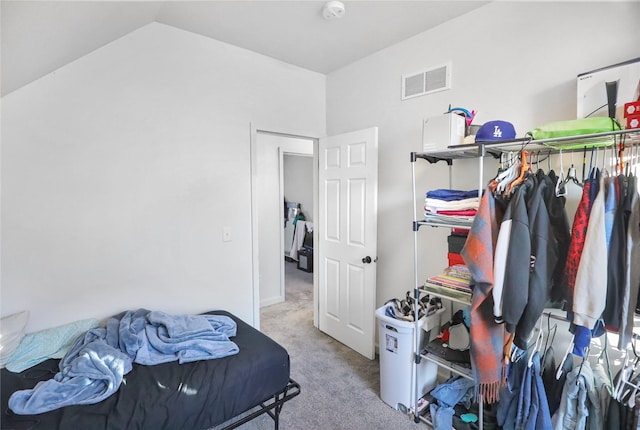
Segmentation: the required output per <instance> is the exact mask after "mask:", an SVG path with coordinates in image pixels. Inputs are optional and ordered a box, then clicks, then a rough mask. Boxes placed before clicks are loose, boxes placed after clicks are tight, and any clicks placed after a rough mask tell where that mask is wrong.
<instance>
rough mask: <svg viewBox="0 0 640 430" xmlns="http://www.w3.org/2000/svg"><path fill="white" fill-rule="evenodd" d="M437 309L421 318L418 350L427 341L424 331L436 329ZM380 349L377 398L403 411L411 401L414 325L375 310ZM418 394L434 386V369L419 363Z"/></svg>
mask: <svg viewBox="0 0 640 430" xmlns="http://www.w3.org/2000/svg"><path fill="white" fill-rule="evenodd" d="M443 311H444V309H440V310H439V311H438V312H437V313H436V314H435V315H431V316H429V317H428V318H422V319H421V320H420V321H419V324H420V327H421V328H422V330H420V334H419V335H420V349H422V348H423V347H424V346H425V345H426V342H427V340H428V339H427V336H426V335H427V331H428V330H431V329H432V328H434V327H438V328H439V327H440V314H441V313H442V312H443ZM376 318H377V320H378V333H379V341H378V343H379V349H380V398H381V399H382V401H384V402H385V403H386V404H388V405H389V406H391V407H393V408H395V409H397V410H400V411H403V412H406V411H407V410H408V409H409V408H411V407H412V406H413V402H414V381H415V378H416V375H415V373H414V357H415V340H414V337H413V333H414V330H415V323H413V322H409V321H402V320H398V319H395V318H391V317H389V316H387V315H385V307H384V306H383V307H381V308H378V309H377V310H376ZM417 373H418V385H419V387H418V388H419V390H420V393H419V394H420V395H423V394H425V393H427V392H429V391H431V390H432V389H433V388H434V387H435V386H436V378H437V375H438V367H437V365H436V364H435V363H432V362H430V361H427V360H424V359H423V360H421V361H420V364H419V365H418V372H417Z"/></svg>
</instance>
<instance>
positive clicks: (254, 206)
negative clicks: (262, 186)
mask: <svg viewBox="0 0 640 430" xmlns="http://www.w3.org/2000/svg"><path fill="white" fill-rule="evenodd" d="M272 130H273V128H262V127H257V126H255V125H254V124H250V158H251V269H252V283H253V320H254V327H256V328H258V329H260V273H259V270H260V264H259V262H260V261H259V249H260V246H259V245H260V243H259V236H260V230H259V229H260V226H259V222H258V221H259V219H260V218H259V217H260V214H259V212H260V208H259V196H258V165H259V162H260V160H259V159H258V147H257V144H258V135H259V134H266V135H274V136H282V137H285V138H293V139H305V140H310V141H312V142H313V202H314V208H313V219H314V220H315V219H318V155H317V154H318V142H319V138H317V137H313V136H306V135H304V134H300V133H295V132H293V133H289V132H282V131H272ZM278 152H279V159H280V164H279V168H278V170H279V176H280V177H279V183H280V186H279V194H280V196H282V193H283V190H282V187H283V182H282V157H283V153H295V152H293V151H281V150H280V151H278ZM301 155H302V154H301ZM304 155H309V154H304ZM317 233H318V229H317V228H314V229H313V236H314V244H315V243H317ZM283 241H284V230H283V229H280V246H279V248H280V257H281V258H280V261H281V263H280V265H281V266H280V281H281V288H283V286H284V245H283ZM313 255H314V256H313V258H314V267H316V263H317V261H315V260H316V259H317V255H318V253H317V252H314V253H313ZM317 279H318V275H317V273H316V272H315V271H314V273H313V324H314V326H315V327H317V326H318V312H317V310H318V298H317V297H318V281H317ZM283 294H284V292H283Z"/></svg>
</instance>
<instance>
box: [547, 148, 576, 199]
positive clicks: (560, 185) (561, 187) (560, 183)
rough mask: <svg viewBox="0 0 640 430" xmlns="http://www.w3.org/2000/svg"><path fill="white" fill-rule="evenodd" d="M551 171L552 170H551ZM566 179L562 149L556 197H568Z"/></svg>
mask: <svg viewBox="0 0 640 430" xmlns="http://www.w3.org/2000/svg"><path fill="white" fill-rule="evenodd" d="M571 167H573V165H571ZM549 170H551V169H549ZM565 183H566V182H565V177H564V164H563V163H562V149H561V150H560V176H558V179H557V180H556V187H555V189H556V197H561V196H566V195H567V189H566V188H565V186H564V184H565Z"/></svg>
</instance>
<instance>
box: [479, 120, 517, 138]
mask: <svg viewBox="0 0 640 430" xmlns="http://www.w3.org/2000/svg"><path fill="white" fill-rule="evenodd" d="M515 138H516V129H515V128H514V127H513V124H511V123H510V122H507V121H489V122H486V123H484V124H483V125H482V127H480V128H479V129H478V132H477V133H476V142H494V141H496V140H510V139H515Z"/></svg>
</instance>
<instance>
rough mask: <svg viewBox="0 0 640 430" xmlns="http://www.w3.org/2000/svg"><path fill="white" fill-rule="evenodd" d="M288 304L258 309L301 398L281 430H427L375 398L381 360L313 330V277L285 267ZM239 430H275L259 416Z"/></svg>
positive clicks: (285, 413)
mask: <svg viewBox="0 0 640 430" xmlns="http://www.w3.org/2000/svg"><path fill="white" fill-rule="evenodd" d="M285 267H286V269H285V270H286V301H285V302H284V303H279V304H276V305H272V306H268V307H265V308H263V309H262V310H261V326H262V327H261V329H262V331H263V332H264V333H266V334H267V335H269V336H270V337H271V338H273V339H274V340H276V341H277V342H278V343H280V344H281V345H282V346H284V347H285V348H286V349H287V351H288V352H289V355H290V357H291V377H292V378H293V379H294V380H296V381H297V382H298V383H299V384H300V385H301V394H300V395H299V396H297V397H295V398H294V399H292V400H291V401H289V402H288V403H286V404H285V405H284V407H283V409H282V413H281V415H280V430H302V429H312V430H313V429H323V430H325V429H326V430H338V429H345V430H346V429H349V430H376V429H380V430H383V429H385V430H387V429H393V430H404V429H407V430H410V429H424V428H427V426H426V425H425V424H422V423H420V424H415V423H414V422H413V421H412V420H410V419H409V418H408V417H407V416H406V415H404V414H402V413H400V412H399V411H396V410H395V409H393V408H391V407H390V406H388V405H387V404H386V403H384V402H383V401H382V400H380V397H379V390H380V387H379V371H380V369H379V362H378V360H377V359H376V360H368V359H366V358H364V357H362V356H361V355H360V354H358V353H356V352H354V351H352V350H351V349H349V348H347V347H346V346H344V345H342V344H341V343H339V342H337V341H335V340H333V339H332V338H331V337H329V336H327V335H325V334H323V333H321V332H320V331H319V330H317V329H316V328H314V327H313V310H312V305H313V275H312V274H311V273H306V272H304V271H301V270H298V269H297V267H296V264H295V263H285ZM240 429H242V430H266V429H273V421H272V420H271V418H269V417H268V416H262V417H260V418H257V419H255V420H254V421H252V422H250V423H247V424H245V425H243V426H242V427H240Z"/></svg>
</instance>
